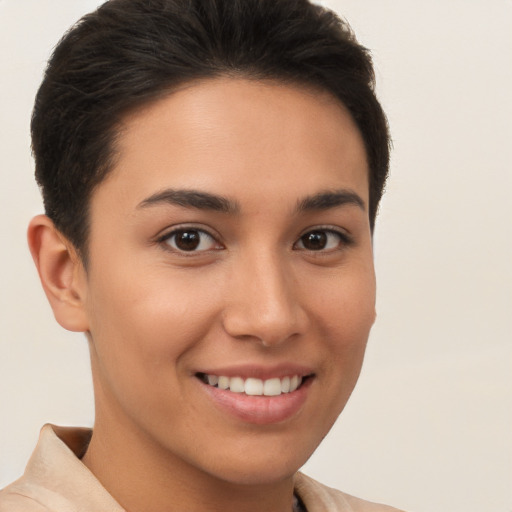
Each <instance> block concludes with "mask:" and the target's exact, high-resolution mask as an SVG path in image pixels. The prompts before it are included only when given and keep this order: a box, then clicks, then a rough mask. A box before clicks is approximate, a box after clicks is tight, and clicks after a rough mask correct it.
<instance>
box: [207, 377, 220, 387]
mask: <svg viewBox="0 0 512 512" xmlns="http://www.w3.org/2000/svg"><path fill="white" fill-rule="evenodd" d="M218 383H219V377H217V375H208V384H210V386H215V385H216V384H218Z"/></svg>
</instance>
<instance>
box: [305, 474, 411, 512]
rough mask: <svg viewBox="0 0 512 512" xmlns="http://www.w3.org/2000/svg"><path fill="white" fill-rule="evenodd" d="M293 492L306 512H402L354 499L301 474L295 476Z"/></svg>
mask: <svg viewBox="0 0 512 512" xmlns="http://www.w3.org/2000/svg"><path fill="white" fill-rule="evenodd" d="M295 491H296V493H297V494H298V495H299V496H300V498H301V500H302V501H303V502H304V505H305V507H306V509H307V511H308V512H317V511H318V512H320V511H322V512H403V511H400V510H398V509H396V508H393V507H389V506H387V505H381V504H379V503H373V502H370V501H365V500H362V499H360V498H356V497H354V496H351V495H350V494H346V493H344V492H341V491H338V490H337V489H333V488H331V487H328V486H326V485H323V484H321V483H320V482H317V481H316V480H313V479H312V478H310V477H308V476H306V475H304V474H302V473H298V474H297V475H296V478H295Z"/></svg>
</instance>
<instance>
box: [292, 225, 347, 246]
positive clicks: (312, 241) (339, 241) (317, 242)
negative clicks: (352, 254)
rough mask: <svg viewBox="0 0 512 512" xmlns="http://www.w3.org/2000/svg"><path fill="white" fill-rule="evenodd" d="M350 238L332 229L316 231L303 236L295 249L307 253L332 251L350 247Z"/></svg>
mask: <svg viewBox="0 0 512 512" xmlns="http://www.w3.org/2000/svg"><path fill="white" fill-rule="evenodd" d="M350 244H351V240H350V239H349V237H348V236H347V235H346V234H344V233H341V232H339V231H334V230H332V229H314V230H312V231H308V232H307V233H305V234H304V235H302V236H301V237H300V238H299V239H298V241H297V242H296V244H295V249H301V250H305V251H332V250H336V249H339V248H340V247H343V246H344V245H350Z"/></svg>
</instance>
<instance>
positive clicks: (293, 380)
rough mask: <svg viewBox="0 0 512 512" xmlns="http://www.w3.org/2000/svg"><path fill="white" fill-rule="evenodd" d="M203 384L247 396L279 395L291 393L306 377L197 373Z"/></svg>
mask: <svg viewBox="0 0 512 512" xmlns="http://www.w3.org/2000/svg"><path fill="white" fill-rule="evenodd" d="M197 376H198V377H199V379H201V380H202V381H203V382H204V383H205V384H208V385H209V386H212V387H215V388H219V389H223V390H227V391H231V392H232V393H244V394H246V395H248V396H279V395H281V394H284V393H292V392H293V391H295V390H297V389H298V388H299V387H300V386H301V384H302V382H303V380H304V379H305V378H307V377H304V378H303V377H302V376H299V375H292V376H286V377H283V378H278V377H275V378H271V379H266V380H263V379H256V378H253V377H250V378H247V379H243V378H242V377H227V376H225V375H211V374H206V373H199V374H197Z"/></svg>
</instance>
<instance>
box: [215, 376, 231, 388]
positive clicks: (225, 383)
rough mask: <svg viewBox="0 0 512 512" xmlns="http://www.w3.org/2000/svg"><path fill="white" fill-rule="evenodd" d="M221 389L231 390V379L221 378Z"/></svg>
mask: <svg viewBox="0 0 512 512" xmlns="http://www.w3.org/2000/svg"><path fill="white" fill-rule="evenodd" d="M218 385H219V388H220V389H229V377H219V383H218Z"/></svg>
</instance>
